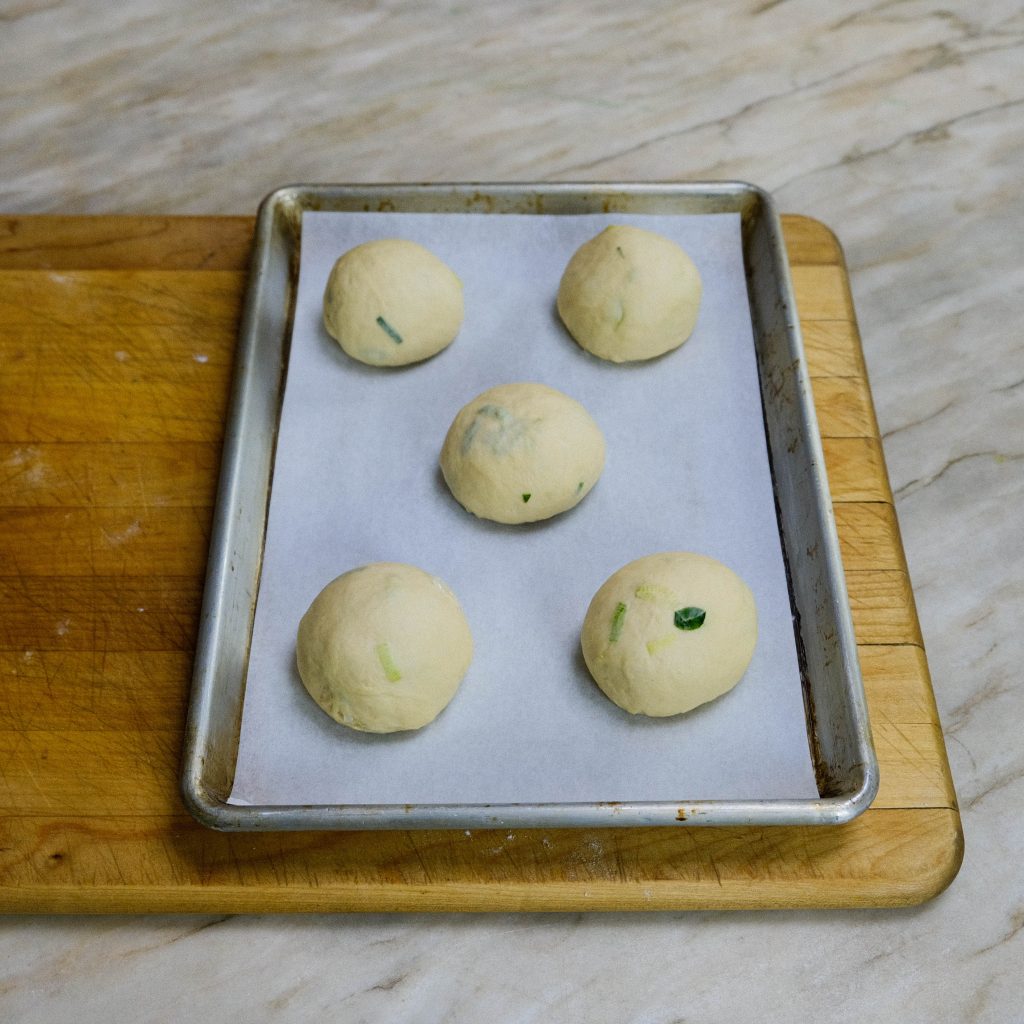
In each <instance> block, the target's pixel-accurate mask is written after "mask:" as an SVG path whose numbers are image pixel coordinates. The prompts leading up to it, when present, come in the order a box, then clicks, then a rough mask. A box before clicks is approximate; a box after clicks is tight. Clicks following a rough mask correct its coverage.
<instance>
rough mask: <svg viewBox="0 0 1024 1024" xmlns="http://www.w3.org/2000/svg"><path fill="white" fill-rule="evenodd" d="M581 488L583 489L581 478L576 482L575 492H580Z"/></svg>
mask: <svg viewBox="0 0 1024 1024" xmlns="http://www.w3.org/2000/svg"><path fill="white" fill-rule="evenodd" d="M582 490H583V481H582V480H581V481H580V482H579V483H578V484H577V485H576V493H577V494H579V493H580V491H582Z"/></svg>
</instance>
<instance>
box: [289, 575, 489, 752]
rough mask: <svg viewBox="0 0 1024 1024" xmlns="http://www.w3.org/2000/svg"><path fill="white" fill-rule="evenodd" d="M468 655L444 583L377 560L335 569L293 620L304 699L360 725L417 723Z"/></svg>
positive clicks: (462, 621) (447, 690) (465, 630)
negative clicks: (336, 573)
mask: <svg viewBox="0 0 1024 1024" xmlns="http://www.w3.org/2000/svg"><path fill="white" fill-rule="evenodd" d="M472 657H473V638H472V635H471V634H470V631H469V624H468V623H467V622H466V617H465V615H463V612H462V608H461V607H460V606H459V602H458V600H457V599H456V597H455V595H454V594H453V593H452V592H451V590H449V589H448V587H447V586H445V584H444V583H442V582H441V580H439V579H437V577H435V576H431V575H430V574H429V573H426V572H424V571H423V570H422V569H417V568H416V567H415V566H413V565H402V564H400V563H397V562H374V563H372V564H370V565H364V566H363V567H362V568H359V569H353V570H352V571H351V572H347V573H345V574H344V575H343V576H339V577H338V578H337V579H336V580H334V581H333V582H331V583H328V584H327V586H326V587H324V589H323V590H322V591H321V592H320V593H319V595H318V596H317V597H316V599H315V600H314V601H313V603H312V604H311V605H310V606H309V610H308V611H307V612H306V614H305V615H304V616H303V617H302V621H301V622H300V623H299V635H298V642H297V644H296V660H297V662H298V667H299V675H300V676H301V677H302V682H303V684H304V685H305V687H306V689H307V690H308V691H309V694H310V696H311V697H312V698H313V699H314V700H315V701H316V702H317V704H319V705H320V707H321V708H323V710H324V711H326V712H327V714H329V715H330V716H331V718H333V719H334V720H335V721H338V722H341V723H342V724H343V725H348V726H350V727H351V728H353V729H359V730H361V731H363V732H378V733H383V732H399V731H401V730H403V729H419V728H421V727H422V726H424V725H426V724H427V723H428V722H431V721H433V720H434V719H435V718H436V717H437V716H438V715H439V714H440V713H441V711H443V710H444V708H445V707H446V706H447V705H448V702H449V701H450V700H451V699H452V697H454V696H455V691H456V690H457V689H458V688H459V683H460V682H461V681H462V677H463V676H464V675H465V674H466V670H467V669H468V668H469V663H470V660H471V659H472Z"/></svg>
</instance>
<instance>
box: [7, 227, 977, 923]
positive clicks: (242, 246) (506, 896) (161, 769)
mask: <svg viewBox="0 0 1024 1024" xmlns="http://www.w3.org/2000/svg"><path fill="white" fill-rule="evenodd" d="M784 227H785V232H786V242H787V246H788V248H789V252H790V259H791V262H792V267H793V280H794V286H795V289H796V295H797V304H798V307H799V311H800V315H801V322H802V324H803V328H804V334H805V341H806V345H807V352H808V359H809V362H810V366H811V373H812V378H813V387H814V393H815V400H816V403H817V407H818V414H819V417H820V422H821V428H822V434H823V439H824V449H825V457H826V462H827V468H828V475H829V481H830V484H831V488H832V496H833V504H834V508H835V514H836V521H837V524H838V529H839V536H840V542H841V545H842V554H843V559H844V563H845V566H846V572H847V583H848V587H849V592H850V601H851V608H852V611H853V617H854V626H855V629H856V633H857V640H858V649H859V652H860V659H861V665H862V668H863V672H864V678H865V685H866V689H867V695H868V703H869V708H870V714H871V722H872V732H873V735H874V741H875V746H876V748H877V751H878V757H879V763H880V770H881V787H880V790H879V794H878V797H877V799H876V800H875V802H874V804H873V805H872V807H871V809H870V810H868V811H867V812H866V813H865V814H863V815H862V816H861V817H860V818H858V819H857V820H855V821H853V822H851V823H850V824H848V825H845V826H841V827H833V828H829V827H820V828H727V829H708V828H644V829H585V830H515V831H511V832H510V831H508V830H500V831H486V830H482V831H473V832H472V834H471V835H467V834H465V833H464V832H462V831H458V832H450V831H433V832H356V833H326V832H320V833H302V834H289V833H278V834H236V835H227V834H221V833H215V832H211V831H209V830H207V829H204V828H203V827H201V826H200V825H198V824H197V823H196V822H194V821H193V820H192V818H191V817H190V816H189V815H188V813H187V812H186V811H185V810H184V808H183V806H182V804H181V801H180V798H179V796H178V782H177V778H178V770H179V757H180V750H181V742H182V733H183V728H184V719H185V708H186V704H187V700H188V690H189V682H190V673H191V662H192V651H193V645H194V640H195V634H196V625H197V620H198V614H199V606H200V601H201V596H202V581H203V574H204V569H205V559H206V547H207V543H208V538H209V532H210V522H211V517H212V504H213V497H214V491H215V485H216V475H217V471H218V463H219V454H220V443H221V434H222V430H223V423H224V415H225V409H226V402H227V393H228V387H229V383H230V375H231V359H232V352H233V348H234V343H235V331H236V324H237V317H238V311H239V305H240V301H241V295H242V289H243V286H244V282H245V267H246V262H247V259H248V253H249V247H250V244H251V237H252V228H253V225H252V221H251V220H250V219H248V218H239V217H227V218H225V217H219V218H199V217H190V218H167V217H102V218H88V217H25V218H7V219H5V220H0V608H2V609H3V611H2V613H0V811H2V815H0V909H3V910H6V911H31V912H90V913H96V912H121V911H203V912H212V911H216V912H232V911H248V912H257V911H260V912H262V911H314V910H320V911H323V910H586V909H593V910H630V909H672V908H741V907H746V908H755V907H758V908H769V907H855V906H892V905H906V904H912V903H918V902H921V901H922V900H925V899H928V898H930V897H931V896H934V895H935V894H937V893H938V892H940V891H941V890H942V889H943V888H945V886H947V885H948V884H949V882H950V881H951V880H952V878H953V877H954V876H955V874H956V872H957V870H958V868H959V865H960V860H961V857H962V852H963V838H962V833H961V827H960V818H959V814H958V811H957V805H956V797H955V794H954V791H953V786H952V781H951V779H950V776H949V769H948V765H947V761H946V752H945V748H944V746H943V739H942V733H941V730H940V728H939V725H938V716H937V713H936V709H935V702H934V698H933V695H932V690H931V683H930V679H929V676H928V668H927V663H926V660H925V654H924V650H923V647H922V641H921V632H920V628H919V626H918V622H917V615H916V612H915V609H914V602H913V594H912V591H911V588H910V580H909V577H908V574H907V568H906V564H905V561H904V557H903V549H902V545H901V543H900V539H899V528H898V524H897V521H896V515H895V510H894V508H893V499H892V492H891V490H890V487H889V483H888V479H887V477H886V471H885V463H884V459H883V455H882V448H881V443H880V441H879V438H878V427H877V424H876V421H875V415H874V409H873V406H872V401H871V393H870V389H869V387H868V384H867V380H866V374H865V369H864V362H863V356H862V353H861V348H860V340H859V337H858V334H857V327H856V322H855V316H854V311H853V305H852V301H851V299H850V291H849V286H848V282H847V277H846V271H845V266H844V263H843V257H842V253H841V250H840V249H839V246H838V244H837V243H836V241H835V239H834V237H833V236H832V235H831V233H830V232H829V231H828V230H827V229H826V228H825V227H824V226H823V225H821V224H819V223H818V222H816V221H812V220H809V219H807V218H802V217H786V218H784Z"/></svg>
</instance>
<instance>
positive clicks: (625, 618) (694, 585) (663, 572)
mask: <svg viewBox="0 0 1024 1024" xmlns="http://www.w3.org/2000/svg"><path fill="white" fill-rule="evenodd" d="M685 609H699V610H701V611H703V612H704V620H703V624H702V625H701V626H699V628H695V629H682V628H680V627H679V626H678V625H677V624H676V612H677V611H679V612H681V613H682V612H683V610H685ZM694 618H695V616H694V615H693V614H692V613H691V614H690V615H683V616H682V621H683V622H684V623H686V622H687V621H689V622H690V623H692V622H693V620H694ZM581 639H582V646H583V658H584V660H585V661H586V663H587V668H589V669H590V674H591V675H592V676H593V677H594V680H595V682H596V683H597V685H598V686H599V687H600V688H601V689H602V690H603V691H604V693H605V695H606V696H607V697H609V698H610V699H611V700H613V701H614V702H615V703H616V704H618V705H619V707H620V708H623V709H625V710H626V711H629V712H630V713H632V714H634V715H651V716H655V717H663V716H667V715H678V714H681V713H682V712H684V711H690V710H692V709H693V708H695V707H698V706H699V705H701V704H705V703H707V702H708V701H710V700H714V699H715V698H716V697H720V696H721V695H722V694H723V693H726V692H727V691H729V690H731V689H732V688H733V687H734V686H735V685H736V684H737V683H738V682H739V681H740V679H741V678H742V676H743V674H744V672H746V670H747V666H748V665H749V664H750V659H751V658H752V657H753V655H754V647H755V646H756V644H757V609H756V607H755V605H754V595H753V594H752V593H751V591H750V588H749V587H748V586H747V585H746V583H744V582H743V580H741V579H740V577H739V576H737V575H736V573H734V572H733V571H732V570H731V569H729V568H728V567H726V566H724V565H722V563H721V562H718V561H716V560H715V559H713V558H709V557H707V556H706V555H698V554H694V553H692V552H686V551H670V552H665V553H663V554H657V555H648V556H646V557H645V558H638V559H637V560H636V561H635V562H630V563H629V564H628V565H626V566H624V567H623V568H621V569H619V571H618V572H616V573H614V574H613V575H612V576H611V577H609V579H608V580H607V581H606V582H605V583H604V585H603V586H602V587H601V589H600V590H598V592H597V593H596V594H595V595H594V599H593V600H592V601H591V602H590V607H589V608H588V609H587V615H586V618H585V620H584V622H583V632H582V637H581Z"/></svg>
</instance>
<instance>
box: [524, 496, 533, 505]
mask: <svg viewBox="0 0 1024 1024" xmlns="http://www.w3.org/2000/svg"><path fill="white" fill-rule="evenodd" d="M530 498H531V495H529V494H524V495H523V504H524V505H525V504H526V503H527V502H528V501H529V500H530Z"/></svg>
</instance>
